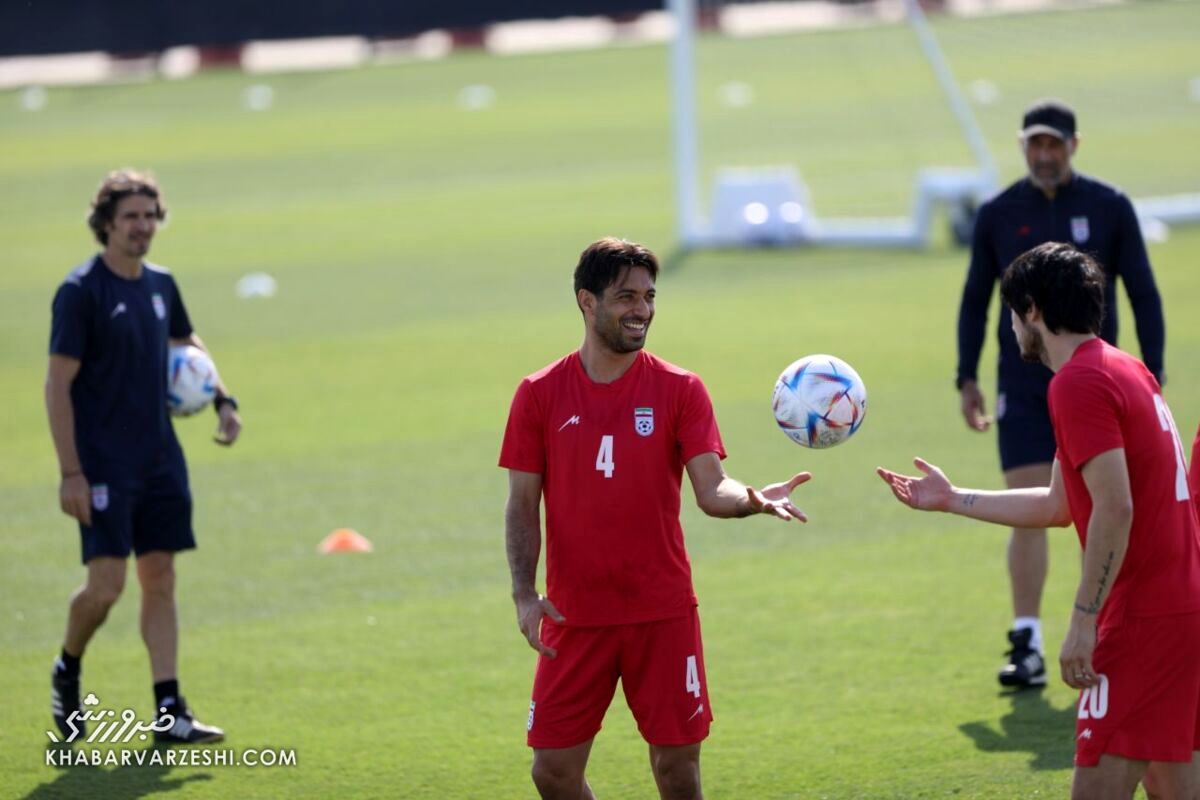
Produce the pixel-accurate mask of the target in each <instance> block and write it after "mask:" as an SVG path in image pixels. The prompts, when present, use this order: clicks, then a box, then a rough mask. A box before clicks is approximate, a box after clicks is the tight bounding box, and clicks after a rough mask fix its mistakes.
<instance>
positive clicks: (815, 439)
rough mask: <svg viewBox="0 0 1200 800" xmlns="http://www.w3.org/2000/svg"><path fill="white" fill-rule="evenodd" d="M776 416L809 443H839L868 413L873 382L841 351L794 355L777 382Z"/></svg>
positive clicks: (796, 437) (789, 431)
mask: <svg viewBox="0 0 1200 800" xmlns="http://www.w3.org/2000/svg"><path fill="white" fill-rule="evenodd" d="M771 406H772V409H773V410H774V412H775V421H776V422H778V423H779V428H780V430H782V431H783V432H784V433H786V434H787V435H788V437H789V438H790V439H791V440H792V441H794V442H796V443H797V444H802V445H804V446H805V447H814V448H823V447H833V446H834V445H835V444H841V443H842V442H844V441H846V440H847V439H849V438H850V437H851V436H852V435H853V434H854V432H855V431H857V430H858V429H859V426H861V425H862V422H863V418H864V417H865V416H866V415H867V387H866V385H865V384H863V382H862V378H860V377H859V376H858V373H857V372H855V371H854V368H853V367H851V366H850V365H849V364H847V363H846V362H845V361H842V360H841V359H840V358H837V357H836V356H828V355H811V356H805V357H804V358H801V359H799V360H797V361H793V362H792V363H791V364H789V365H788V368H787V369H785V370H784V371H783V374H781V375H780V376H779V380H777V381H776V382H775V393H774V394H773V395H772V397H771Z"/></svg>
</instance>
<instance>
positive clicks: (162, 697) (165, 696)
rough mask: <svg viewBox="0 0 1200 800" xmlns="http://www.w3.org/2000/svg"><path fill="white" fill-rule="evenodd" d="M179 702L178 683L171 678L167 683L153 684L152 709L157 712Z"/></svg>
mask: <svg viewBox="0 0 1200 800" xmlns="http://www.w3.org/2000/svg"><path fill="white" fill-rule="evenodd" d="M178 702H179V681H178V680H176V679H175V678H172V679H171V680H169V681H159V682H158V683H156V684H154V708H155V711H156V712H157V710H158V709H160V708H162V707H163V706H172V705H175V704H176V703H178Z"/></svg>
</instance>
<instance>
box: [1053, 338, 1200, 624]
mask: <svg viewBox="0 0 1200 800" xmlns="http://www.w3.org/2000/svg"><path fill="white" fill-rule="evenodd" d="M1049 401H1050V416H1051V419H1052V420H1053V423H1054V438H1055V440H1056V443H1057V445H1058V456H1057V457H1058V461H1059V464H1060V466H1061V469H1062V476H1063V482H1064V484H1065V486H1066V491H1067V501H1068V503H1069V504H1070V507H1071V517H1072V519H1073V520H1074V521H1075V529H1076V530H1077V531H1078V533H1079V541H1080V543H1081V544H1083V545H1084V546H1085V547H1086V546H1087V528H1088V522H1089V520H1090V519H1091V516H1092V498H1091V495H1090V494H1089V493H1088V489H1087V484H1086V483H1084V480H1083V475H1082V469H1083V467H1084V465H1086V464H1087V462H1088V461H1089V460H1090V459H1092V458H1094V457H1095V456H1098V455H1100V454H1101V453H1104V452H1107V451H1109V450H1113V449H1115V448H1118V447H1120V448H1124V449H1125V461H1126V464H1127V465H1128V468H1129V485H1130V490H1131V492H1132V494H1133V526H1132V528H1131V530H1130V532H1129V548H1128V550H1127V551H1126V553H1125V561H1124V563H1122V565H1121V570H1120V572H1119V573H1118V574H1117V578H1116V581H1115V582H1114V583H1113V587H1112V593H1111V594H1110V595H1109V597H1108V600H1107V601H1106V602H1105V604H1104V608H1103V610H1102V611H1101V613H1100V620H1099V624H1100V625H1109V624H1116V623H1119V622H1120V621H1121V620H1122V619H1124V618H1125V616H1126V615H1133V616H1153V615H1159V614H1176V613H1180V612H1185V611H1195V610H1200V539H1198V537H1200V532H1198V531H1197V523H1196V516H1195V513H1194V511H1193V508H1192V500H1191V496H1190V493H1189V491H1188V483H1187V467H1186V464H1185V462H1184V455H1183V445H1182V443H1181V442H1180V440H1179V433H1178V432H1177V431H1176V429H1175V423H1174V422H1173V421H1172V419H1171V412H1170V410H1169V409H1168V408H1167V404H1166V403H1165V402H1164V401H1163V398H1162V394H1161V393H1160V391H1159V387H1158V383H1157V381H1155V380H1154V377H1153V376H1152V375H1151V374H1150V371H1149V370H1147V369H1146V367H1145V365H1144V364H1142V362H1140V361H1138V360H1137V359H1136V358H1134V357H1133V356H1131V355H1129V354H1128V353H1124V352H1122V351H1120V350H1118V349H1117V348H1115V347H1113V346H1112V345H1109V344H1107V343H1106V342H1104V341H1102V340H1101V339H1093V340H1090V341H1088V342H1085V343H1084V344H1082V345H1080V346H1079V347H1078V348H1077V349H1076V350H1075V353H1074V355H1072V356H1071V359H1070V360H1069V361H1068V362H1067V363H1066V364H1065V365H1064V366H1063V367H1062V369H1060V370H1059V371H1058V373H1057V374H1056V375H1055V376H1054V378H1053V379H1052V380H1051V381H1050V394H1049Z"/></svg>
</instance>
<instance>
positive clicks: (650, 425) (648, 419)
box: [633, 408, 654, 436]
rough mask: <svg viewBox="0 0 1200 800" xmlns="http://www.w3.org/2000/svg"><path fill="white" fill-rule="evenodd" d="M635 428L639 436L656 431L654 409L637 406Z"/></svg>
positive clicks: (634, 418)
mask: <svg viewBox="0 0 1200 800" xmlns="http://www.w3.org/2000/svg"><path fill="white" fill-rule="evenodd" d="M633 429H634V430H635V431H637V432H638V435H639V436H649V435H650V434H652V433H654V409H653V408H635V409H634V410H633Z"/></svg>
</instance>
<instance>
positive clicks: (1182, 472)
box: [1154, 394, 1189, 501]
mask: <svg viewBox="0 0 1200 800" xmlns="http://www.w3.org/2000/svg"><path fill="white" fill-rule="evenodd" d="M1154 410H1155V411H1157V412H1158V424H1159V425H1160V426H1161V427H1162V429H1163V432H1164V433H1167V434H1169V435H1170V436H1171V443H1172V444H1173V445H1175V499H1176V500H1178V501H1185V500H1188V499H1189V495H1188V482H1187V459H1185V458H1184V455H1183V442H1181V441H1180V440H1179V430H1178V429H1177V428H1176V427H1175V420H1174V419H1172V418H1171V409H1169V408H1167V404H1166V402H1165V401H1164V400H1163V399H1162V395H1161V394H1156V395H1154Z"/></svg>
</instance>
